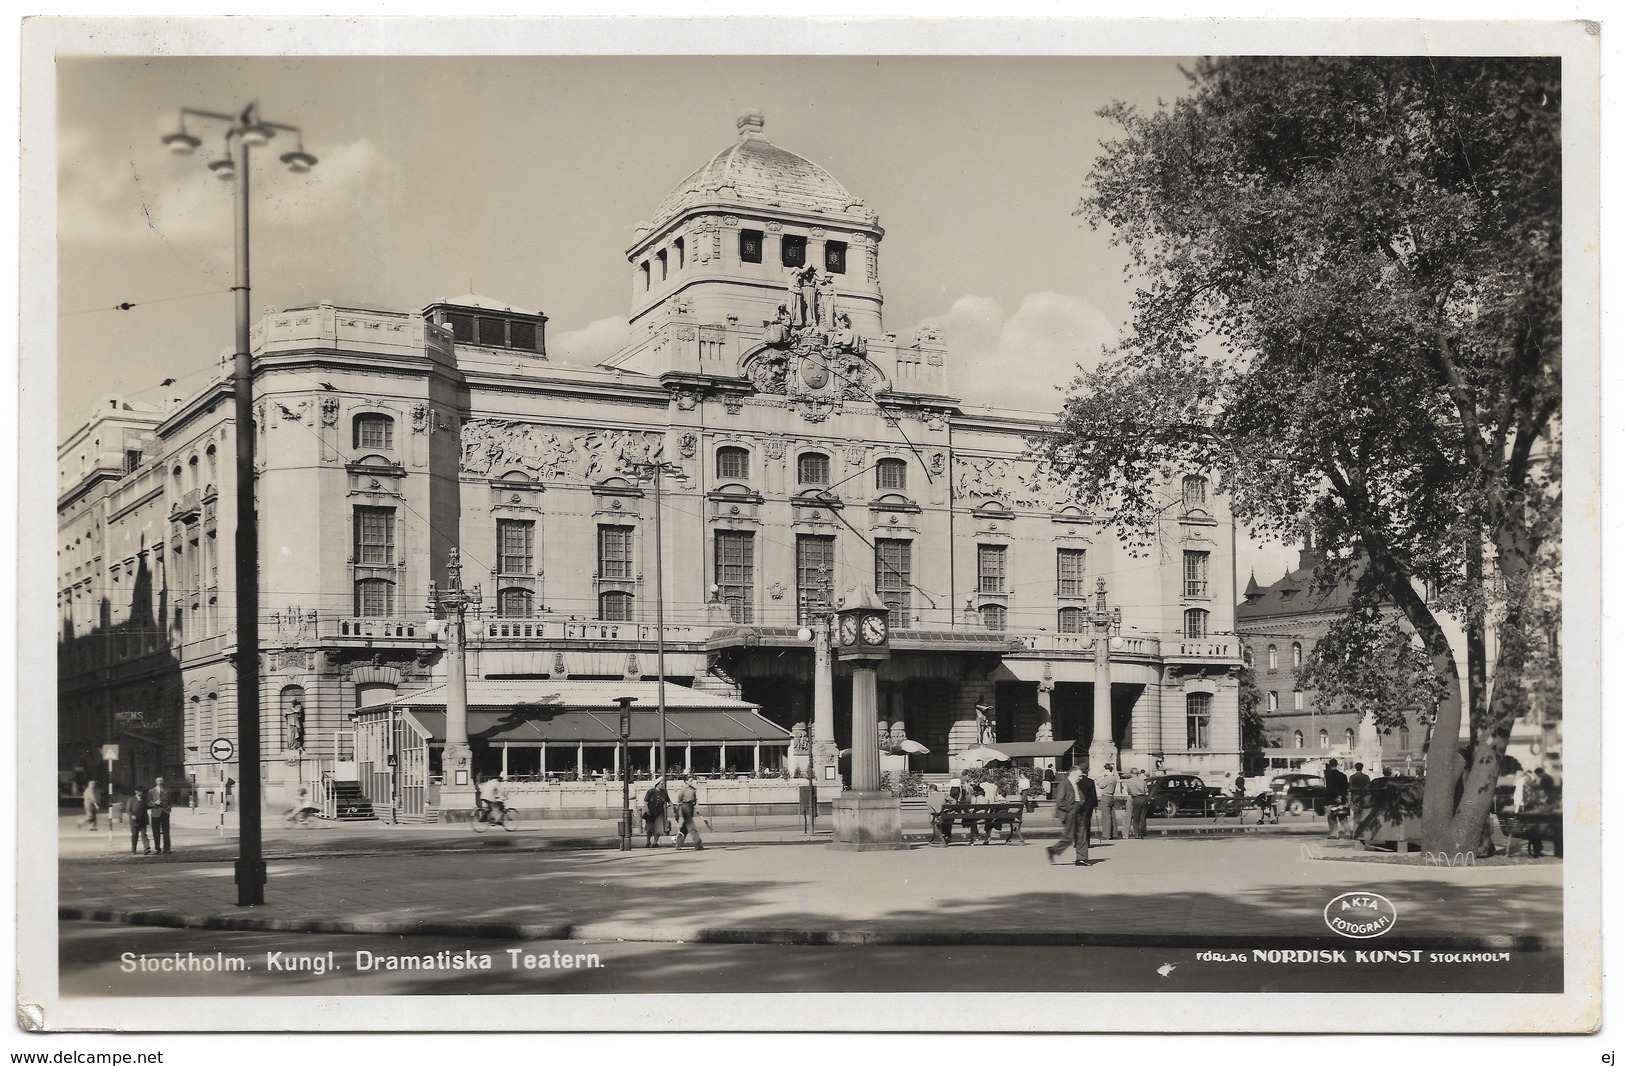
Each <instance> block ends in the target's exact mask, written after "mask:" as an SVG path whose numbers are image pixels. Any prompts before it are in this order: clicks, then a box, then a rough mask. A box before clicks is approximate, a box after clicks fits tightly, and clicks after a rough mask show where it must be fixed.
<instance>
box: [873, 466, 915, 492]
mask: <svg viewBox="0 0 1625 1066" xmlns="http://www.w3.org/2000/svg"><path fill="white" fill-rule="evenodd" d="M875 488H877V489H880V490H882V491H887V490H889V491H892V492H902V491H904V490H905V489H907V488H908V464H907V463H906V462H904V461H903V460H901V459H882V460H880V462H879V463H877V464H876V465H875Z"/></svg>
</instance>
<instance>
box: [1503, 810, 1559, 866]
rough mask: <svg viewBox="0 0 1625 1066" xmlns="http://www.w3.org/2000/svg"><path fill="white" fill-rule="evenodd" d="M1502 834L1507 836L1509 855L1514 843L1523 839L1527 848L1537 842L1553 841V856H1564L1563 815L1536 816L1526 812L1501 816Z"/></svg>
mask: <svg viewBox="0 0 1625 1066" xmlns="http://www.w3.org/2000/svg"><path fill="white" fill-rule="evenodd" d="M1501 832H1503V833H1505V834H1506V835H1507V853H1508V854H1511V852H1512V847H1513V845H1512V841H1514V840H1518V839H1522V840H1523V841H1524V842H1525V847H1527V846H1528V845H1529V844H1532V843H1534V842H1535V841H1551V844H1552V854H1554V855H1557V856H1561V855H1562V854H1563V816H1562V815H1561V814H1536V813H1533V812H1531V811H1524V812H1523V813H1521V814H1503V815H1501Z"/></svg>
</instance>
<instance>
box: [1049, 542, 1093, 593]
mask: <svg viewBox="0 0 1625 1066" xmlns="http://www.w3.org/2000/svg"><path fill="white" fill-rule="evenodd" d="M1086 557H1087V553H1086V552H1085V551H1084V549H1082V548H1057V549H1055V594H1056V595H1057V596H1087V595H1088V594H1089V587H1088V584H1087V582H1086V581H1085V580H1084V574H1083V564H1084V561H1085V559H1086Z"/></svg>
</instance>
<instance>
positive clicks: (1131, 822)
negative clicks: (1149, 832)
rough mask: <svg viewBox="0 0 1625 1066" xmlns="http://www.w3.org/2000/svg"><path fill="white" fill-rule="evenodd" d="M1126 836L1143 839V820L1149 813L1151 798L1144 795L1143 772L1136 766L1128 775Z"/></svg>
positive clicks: (1145, 788)
mask: <svg viewBox="0 0 1625 1066" xmlns="http://www.w3.org/2000/svg"><path fill="white" fill-rule="evenodd" d="M1126 787H1127V788H1128V835H1129V836H1130V837H1132V838H1133V839H1135V840H1144V839H1145V819H1146V815H1148V814H1149V813H1150V812H1151V798H1150V797H1149V796H1148V795H1146V792H1147V782H1146V776H1145V771H1144V770H1143V769H1141V768H1140V767H1138V766H1136V767H1135V768H1134V770H1133V771H1132V772H1131V773H1130V774H1129V775H1128V784H1127V786H1126Z"/></svg>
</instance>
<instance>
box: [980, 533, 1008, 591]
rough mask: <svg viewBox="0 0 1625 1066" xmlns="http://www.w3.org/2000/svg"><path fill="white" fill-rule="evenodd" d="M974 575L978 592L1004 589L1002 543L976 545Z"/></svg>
mask: <svg viewBox="0 0 1625 1066" xmlns="http://www.w3.org/2000/svg"><path fill="white" fill-rule="evenodd" d="M976 577H977V585H976V590H977V591H978V592H1003V591H1004V545H1002V544H978V545H977V546H976Z"/></svg>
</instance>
